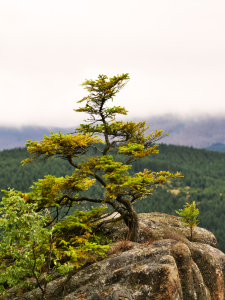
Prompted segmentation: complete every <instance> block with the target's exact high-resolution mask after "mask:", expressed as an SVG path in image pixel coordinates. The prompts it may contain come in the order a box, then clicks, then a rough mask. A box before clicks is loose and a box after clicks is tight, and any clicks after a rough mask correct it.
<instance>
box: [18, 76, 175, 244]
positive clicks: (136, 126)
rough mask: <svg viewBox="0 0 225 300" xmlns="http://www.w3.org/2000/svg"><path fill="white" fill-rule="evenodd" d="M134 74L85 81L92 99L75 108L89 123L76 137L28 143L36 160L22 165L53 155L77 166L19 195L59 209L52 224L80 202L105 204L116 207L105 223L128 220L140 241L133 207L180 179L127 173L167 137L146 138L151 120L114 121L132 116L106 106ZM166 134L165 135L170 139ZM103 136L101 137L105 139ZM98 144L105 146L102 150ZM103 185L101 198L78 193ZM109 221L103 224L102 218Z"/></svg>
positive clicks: (157, 133)
mask: <svg viewBox="0 0 225 300" xmlns="http://www.w3.org/2000/svg"><path fill="white" fill-rule="evenodd" d="M128 80H129V76H128V73H127V74H122V75H121V76H119V75H118V76H114V77H112V78H108V77H107V76H106V75H99V76H98V79H97V80H96V81H94V80H86V81H85V82H84V83H83V84H82V85H83V86H84V87H85V89H87V90H88V92H90V93H89V95H88V96H87V97H84V98H83V99H81V100H80V101H78V103H81V102H86V104H85V106H84V107H80V108H79V109H74V110H75V111H76V112H85V113H88V114H89V115H90V118H89V119H87V120H86V122H87V124H81V125H80V128H77V129H76V131H75V133H74V134H73V133H71V134H65V135H63V134H61V133H60V132H59V134H53V133H52V132H51V134H50V136H49V137H47V136H44V140H42V141H40V142H32V141H27V144H26V145H25V146H26V147H27V150H28V152H30V153H31V154H33V155H34V156H33V157H32V158H27V159H25V160H24V161H23V162H22V163H23V164H26V163H29V162H33V161H36V160H38V159H39V158H40V160H42V161H45V160H48V159H51V158H52V157H54V156H55V157H59V158H61V159H64V160H67V161H68V163H69V164H71V165H72V166H73V167H74V173H73V174H72V176H66V177H65V178H63V177H61V178H56V177H54V176H51V175H47V176H45V179H40V180H39V181H38V182H37V183H34V185H33V186H32V191H31V192H30V193H26V194H22V193H20V195H21V196H22V197H23V198H24V199H25V200H26V201H27V203H32V202H33V203H34V202H35V203H38V208H37V210H36V211H44V209H46V208H48V207H52V208H55V209H56V211H55V212H56V216H55V217H54V218H51V219H50V221H49V223H48V224H47V226H49V225H50V224H51V223H52V222H58V217H59V214H58V212H59V209H62V208H63V207H64V208H65V207H68V211H67V213H68V212H69V209H70V208H71V207H72V206H73V205H74V204H75V203H76V204H79V203H82V202H84V201H89V202H93V203H103V204H105V205H107V206H111V207H112V211H111V212H109V213H108V214H107V215H104V218H103V217H102V220H101V224H102V223H108V222H116V221H119V220H121V219H123V220H124V222H125V223H126V225H127V227H128V228H129V230H128V233H129V234H128V238H129V240H131V241H133V242H137V241H138V238H139V222H138V214H137V213H136V211H135V209H134V204H135V203H137V201H138V200H141V199H143V198H145V197H147V196H148V195H150V194H151V192H152V191H153V190H154V186H155V185H157V184H161V183H163V182H166V181H169V180H171V179H172V178H175V177H181V173H178V172H177V173H176V174H171V173H170V172H166V171H160V172H151V171H150V170H148V169H145V170H144V171H143V172H139V173H136V174H135V175H134V176H130V175H129V173H128V169H130V168H132V163H134V162H135V161H137V160H139V159H142V158H144V157H147V156H150V155H152V154H154V153H158V150H156V148H157V147H158V145H156V144H154V143H155V142H156V141H158V140H159V139H161V138H163V136H162V133H163V130H160V131H158V130H157V129H156V130H155V132H154V131H153V132H152V133H151V134H149V135H148V136H145V135H144V133H145V131H146V130H147V129H148V128H149V126H148V127H145V123H146V122H139V123H134V122H132V121H130V122H124V121H115V116H116V115H117V114H122V115H127V111H126V110H125V108H124V107H120V106H113V107H111V108H110V107H108V106H106V105H107V104H108V102H109V100H112V101H113V97H114V96H116V94H117V93H118V92H119V91H120V90H121V89H122V88H123V87H124V86H125V84H126V83H127V82H128ZM167 135H168V134H166V135H165V136H167ZM98 136H102V137H103V139H104V141H103V140H102V139H100V138H99V137H98ZM97 143H102V144H103V145H104V147H103V150H101V149H99V148H101V147H98V144H97ZM90 148H93V149H95V151H96V153H97V154H98V155H97V156H96V155H95V156H91V157H90V155H89V153H88V149H90ZM118 154H119V155H120V157H121V156H123V157H124V158H125V160H124V162H121V161H118V159H117V158H118ZM96 181H97V182H99V183H100V184H101V186H102V188H103V190H104V196H103V197H102V198H96V197H86V196H79V192H81V191H85V190H88V189H89V188H91V186H93V184H94V183H95V182H96ZM114 212H117V213H119V214H120V216H119V217H118V218H115V219H113V220H112V219H107V220H105V217H106V216H109V215H112V214H113V213H114ZM103 219H104V220H103Z"/></svg>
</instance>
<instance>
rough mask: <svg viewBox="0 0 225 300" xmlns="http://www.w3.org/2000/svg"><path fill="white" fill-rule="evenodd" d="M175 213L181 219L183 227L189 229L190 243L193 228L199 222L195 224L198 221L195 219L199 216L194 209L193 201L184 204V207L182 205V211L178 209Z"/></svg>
mask: <svg viewBox="0 0 225 300" xmlns="http://www.w3.org/2000/svg"><path fill="white" fill-rule="evenodd" d="M176 213H177V214H178V215H180V216H181V217H182V218H181V221H182V222H184V223H185V224H184V225H183V226H184V227H190V230H191V239H190V240H191V241H192V231H193V228H194V227H195V226H197V225H198V224H199V222H198V223H197V221H198V220H197V219H196V218H197V216H198V215H199V210H198V208H196V204H195V201H193V202H192V204H189V203H186V205H184V209H179V211H177V210H176Z"/></svg>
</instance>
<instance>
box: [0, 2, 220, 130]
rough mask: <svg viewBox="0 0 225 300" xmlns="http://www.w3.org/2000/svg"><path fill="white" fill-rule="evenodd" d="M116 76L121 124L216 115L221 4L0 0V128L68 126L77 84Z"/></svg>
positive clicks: (79, 90) (74, 121)
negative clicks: (120, 84) (120, 81)
mask: <svg viewBox="0 0 225 300" xmlns="http://www.w3.org/2000/svg"><path fill="white" fill-rule="evenodd" d="M122 73H129V75H130V81H129V83H128V84H127V86H126V87H125V88H124V89H123V90H122V91H121V92H120V93H119V94H117V96H116V97H115V99H114V102H113V103H112V105H119V106H122V107H123V106H124V107H125V108H126V109H127V110H128V111H129V115H128V118H129V119H130V118H131V117H134V118H141V119H143V118H145V117H149V116H160V115H162V114H168V113H175V114H178V115H179V116H186V117H190V116H192V115H204V114H208V115H218V114H220V115H225V2H224V0H188V1H186V0H157V1H155V0H154V1H153V0H138V1H137V0H114V1H107V0H89V1H88V0H79V1H77V0H38V1H36V0H5V1H4V0H0V104H1V106H0V107H1V110H0V112H1V114H0V115H1V117H0V126H25V125H39V126H57V127H73V126H77V125H78V124H80V123H82V122H83V120H84V119H85V118H86V117H87V115H85V114H83V113H75V112H74V111H73V109H75V108H78V107H79V106H82V104H77V103H76V102H77V101H78V100H80V99H81V98H83V97H84V96H85V95H86V94H87V92H86V91H85V90H84V89H83V87H81V86H80V84H81V83H82V82H83V81H85V79H86V78H87V79H93V80H95V79H97V77H98V75H99V74H105V75H107V76H109V77H112V76H114V75H117V74H122ZM122 118H123V119H124V117H123V116H121V118H120V117H119V119H122Z"/></svg>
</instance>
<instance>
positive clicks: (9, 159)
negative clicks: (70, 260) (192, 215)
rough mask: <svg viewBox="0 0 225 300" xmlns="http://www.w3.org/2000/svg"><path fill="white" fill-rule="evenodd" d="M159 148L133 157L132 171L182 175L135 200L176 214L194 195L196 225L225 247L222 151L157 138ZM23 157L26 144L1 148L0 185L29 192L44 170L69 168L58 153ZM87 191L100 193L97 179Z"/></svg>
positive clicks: (147, 208)
mask: <svg viewBox="0 0 225 300" xmlns="http://www.w3.org/2000/svg"><path fill="white" fill-rule="evenodd" d="M158 149H159V154H154V155H152V156H151V157H149V158H145V159H143V160H140V161H137V162H136V163H135V164H134V165H133V168H132V169H131V171H130V172H131V174H134V173H136V172H139V171H143V169H145V168H147V169H149V170H152V171H161V170H163V171H170V172H172V173H176V172H177V171H180V172H182V175H183V176H184V177H183V178H179V179H176V180H173V181H171V182H170V183H169V184H168V183H167V184H164V185H163V186H161V187H160V186H158V188H157V189H156V190H155V191H154V192H153V195H152V196H149V197H147V198H146V199H143V200H141V201H140V202H139V203H138V204H135V207H136V210H137V212H138V213H147V212H152V211H153V212H155V211H157V212H164V213H168V214H172V215H177V214H176V213H175V210H178V209H180V208H183V205H184V204H185V203H186V202H189V203H191V202H192V201H196V203H197V208H199V211H200V214H199V218H198V219H199V221H200V224H199V226H200V227H203V228H206V229H208V230H210V231H212V232H213V233H214V234H215V236H216V237H217V239H218V243H219V246H220V249H221V250H222V251H223V252H225V223H224V219H225V184H224V182H225V171H224V170H225V153H220V152H216V151H208V150H205V149H195V148H192V147H191V148H189V147H186V146H174V145H166V144H160V145H159V147H158ZM92 154H93V153H92ZM27 157H29V154H28V153H27V151H26V148H18V149H12V150H4V151H1V152H0V188H1V189H7V188H8V187H10V188H15V189H16V190H21V191H22V192H28V191H29V187H30V186H31V185H32V184H33V182H34V181H38V179H40V178H43V177H44V176H45V175H47V174H51V175H55V176H56V177H60V176H65V175H71V174H72V172H73V168H72V167H71V166H70V165H69V164H68V163H67V162H66V161H63V160H61V159H57V158H53V159H52V160H50V161H48V162H46V163H42V162H39V163H31V164H27V165H25V166H22V165H21V163H20V162H21V161H22V160H23V159H25V158H27ZM119 159H120V157H118V160H119ZM85 194H89V196H91V195H92V196H93V194H95V195H96V196H101V195H102V191H101V188H100V187H99V186H98V185H97V184H96V185H95V186H93V187H92V188H91V189H90V190H89V191H87V192H85ZM2 196H3V193H1V197H2ZM92 205H93V204H91V203H89V204H88V206H85V205H83V204H82V205H81V206H80V207H79V208H80V209H81V210H82V209H83V208H82V207H85V208H90V207H91V206H92ZM71 213H72V211H71Z"/></svg>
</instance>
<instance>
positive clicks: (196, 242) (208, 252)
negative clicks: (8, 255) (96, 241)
mask: <svg viewBox="0 0 225 300" xmlns="http://www.w3.org/2000/svg"><path fill="white" fill-rule="evenodd" d="M138 216H139V221H140V237H139V241H138V243H133V242H129V241H127V240H126V236H127V233H128V232H127V227H126V225H125V224H124V223H123V221H119V222H117V223H112V224H105V225H103V226H102V227H101V228H100V229H99V232H98V233H99V234H104V235H105V236H107V237H108V238H109V239H111V240H112V244H111V248H110V249H109V251H108V252H107V256H106V257H104V258H102V257H99V258H98V262H95V263H92V264H89V265H88V264H87V265H86V266H84V267H82V268H80V269H78V270H74V271H71V272H70V273H69V274H67V275H63V276H60V275H57V274H55V277H54V279H53V280H52V281H51V282H50V283H48V285H47V294H46V299H65V300H98V299H99V300H100V299H102V300H131V299H132V300H142V299H143V300H144V299H145V300H146V299H156V300H170V299H171V300H172V299H173V300H181V299H185V300H186V299H188V300H191V299H193V300H197V299H199V300H200V299H201V300H208V299H211V300H222V299H225V290H224V276H225V254H224V253H222V252H221V251H220V250H219V249H218V244H217V240H216V238H215V236H214V235H213V234H212V233H211V232H209V231H207V230H205V229H203V228H200V227H195V229H194V232H193V241H192V242H191V241H190V240H189V239H190V230H189V229H188V228H183V227H182V223H181V222H180V217H175V216H170V215H166V214H162V213H145V214H139V215H138ZM9 292H10V293H11V297H10V299H15V300H16V299H21V300H22V299H23V300H25V299H26V300H35V299H40V296H41V290H40V289H39V288H36V289H34V290H31V291H28V292H26V293H24V294H21V295H20V296H18V297H16V296H15V295H16V293H17V292H18V290H17V289H16V288H12V289H10V290H9ZM1 299H7V298H6V297H1ZM8 299H9V298H8Z"/></svg>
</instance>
